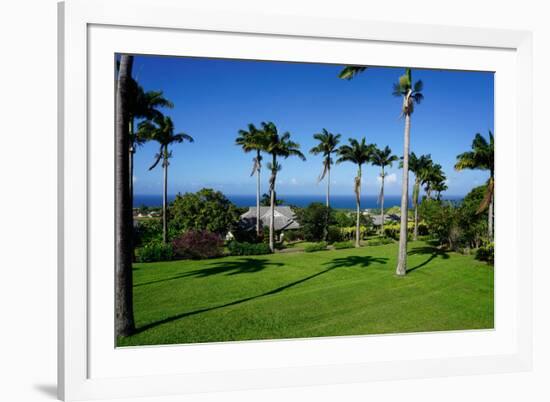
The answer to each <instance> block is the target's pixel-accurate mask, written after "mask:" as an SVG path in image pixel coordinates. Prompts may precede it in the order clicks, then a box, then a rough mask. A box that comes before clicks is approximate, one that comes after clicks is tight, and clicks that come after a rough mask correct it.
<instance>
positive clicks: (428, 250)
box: [407, 246, 449, 273]
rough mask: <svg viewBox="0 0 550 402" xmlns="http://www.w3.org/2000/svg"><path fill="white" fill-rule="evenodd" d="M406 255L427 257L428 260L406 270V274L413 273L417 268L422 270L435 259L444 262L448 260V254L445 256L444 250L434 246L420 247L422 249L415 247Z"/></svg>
mask: <svg viewBox="0 0 550 402" xmlns="http://www.w3.org/2000/svg"><path fill="white" fill-rule="evenodd" d="M407 254H408V255H416V254H421V255H429V257H428V259H427V260H426V261H424V262H422V263H420V264H418V265H415V266H414V267H412V268H409V269H407V273H409V272H413V271H415V270H417V269H419V268H422V267H424V266H426V265H428V264H429V263H430V262H431V261H432V260H434V259H435V258H438V257H441V258H442V259H444V260H447V259H448V258H449V254H447V251H446V250H444V249H440V248H438V247H435V246H422V247H415V248H413V249H411V250H410V251H409V252H408V253H407Z"/></svg>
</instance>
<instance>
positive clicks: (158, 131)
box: [138, 116, 194, 243]
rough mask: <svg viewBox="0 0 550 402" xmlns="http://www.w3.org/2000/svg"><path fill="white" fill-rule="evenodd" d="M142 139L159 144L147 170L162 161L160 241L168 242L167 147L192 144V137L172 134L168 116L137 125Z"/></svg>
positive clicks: (171, 123)
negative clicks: (187, 142)
mask: <svg viewBox="0 0 550 402" xmlns="http://www.w3.org/2000/svg"><path fill="white" fill-rule="evenodd" d="M138 135H140V136H141V137H142V138H147V139H148V140H153V141H156V142H158V143H159V145H160V150H159V153H158V154H156V155H155V158H156V159H155V162H154V163H153V164H152V165H151V167H150V168H149V170H153V169H154V168H155V167H156V166H157V165H158V164H159V162H160V161H161V160H162V167H163V169H164V189H163V190H164V191H163V194H162V240H163V241H164V242H165V243H167V242H168V216H167V215H168V214H167V212H168V165H169V162H168V159H170V158H171V157H172V152H171V151H169V150H168V147H169V146H170V145H172V144H179V143H181V142H184V141H189V142H193V141H194V140H193V137H191V136H190V135H187V134H185V133H178V134H174V123H173V122H172V119H171V118H170V117H168V116H157V117H156V118H155V119H154V121H153V122H152V121H149V120H145V121H143V122H142V123H140V125H139V133H138Z"/></svg>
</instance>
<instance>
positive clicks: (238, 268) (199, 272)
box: [134, 258, 284, 287]
mask: <svg viewBox="0 0 550 402" xmlns="http://www.w3.org/2000/svg"><path fill="white" fill-rule="evenodd" d="M282 265H284V264H283V263H282V262H271V261H268V260H266V259H265V258H239V259H238V260H233V261H223V260H222V261H217V262H214V263H210V264H208V265H207V266H206V267H205V268H199V269H195V270H193V271H189V272H182V273H181V274H178V275H174V276H171V277H169V278H163V279H157V280H154V281H149V282H142V283H137V284H135V285H134V287H138V286H144V285H151V284H154V283H160V282H166V281H173V280H176V279H182V278H188V277H195V278H205V277H208V276H211V275H218V274H224V273H225V275H237V274H253V273H255V272H259V271H262V270H264V269H265V268H267V267H270V266H275V267H279V266H282Z"/></svg>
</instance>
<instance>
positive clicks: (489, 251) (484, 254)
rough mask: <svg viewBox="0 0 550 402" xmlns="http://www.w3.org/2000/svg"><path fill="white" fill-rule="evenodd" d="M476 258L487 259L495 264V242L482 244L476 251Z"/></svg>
mask: <svg viewBox="0 0 550 402" xmlns="http://www.w3.org/2000/svg"><path fill="white" fill-rule="evenodd" d="M476 259H477V260H480V261H487V262H488V263H489V264H491V265H493V264H494V263H495V243H492V242H491V243H489V244H486V245H484V246H481V247H480V248H478V249H477V251H476Z"/></svg>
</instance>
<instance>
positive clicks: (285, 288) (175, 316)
mask: <svg viewBox="0 0 550 402" xmlns="http://www.w3.org/2000/svg"><path fill="white" fill-rule="evenodd" d="M334 268H335V267H330V268H327V269H325V270H324V271H321V272H317V273H316V274H313V275H310V276H307V277H305V278H302V279H299V280H297V281H294V282H290V283H288V284H286V285H284V286H280V287H278V288H275V289H273V290H270V291H268V292H265V293H261V294H258V295H255V296H250V297H245V298H243V299H239V300H235V301H232V302H229V303H225V304H221V305H218V306H213V307H206V308H203V309H199V310H194V311H189V312H185V313H181V314H177V315H174V316H171V317H167V318H164V319H162V320H159V321H155V322H152V323H150V324H147V325H144V326H142V327H139V328H136V331H135V332H134V334H139V333H141V332H143V331H146V330H148V329H151V328H154V327H157V326H159V325H162V324H167V323H169V322H172V321H176V320H179V319H181V318H185V317H189V316H192V315H196V314H200V313H206V312H207V311H213V310H218V309H221V308H224V307H230V306H235V305H237V304H241V303H245V302H248V301H251V300H255V299H259V298H261V297H265V296H270V295H274V294H277V293H281V292H283V291H285V290H287V289H290V288H292V287H294V286H296V285H299V284H301V283H304V282H306V281H309V280H311V279H313V278H316V277H318V276H321V275H323V274H326V273H327V272H329V271H332V270H333V269H334Z"/></svg>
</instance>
